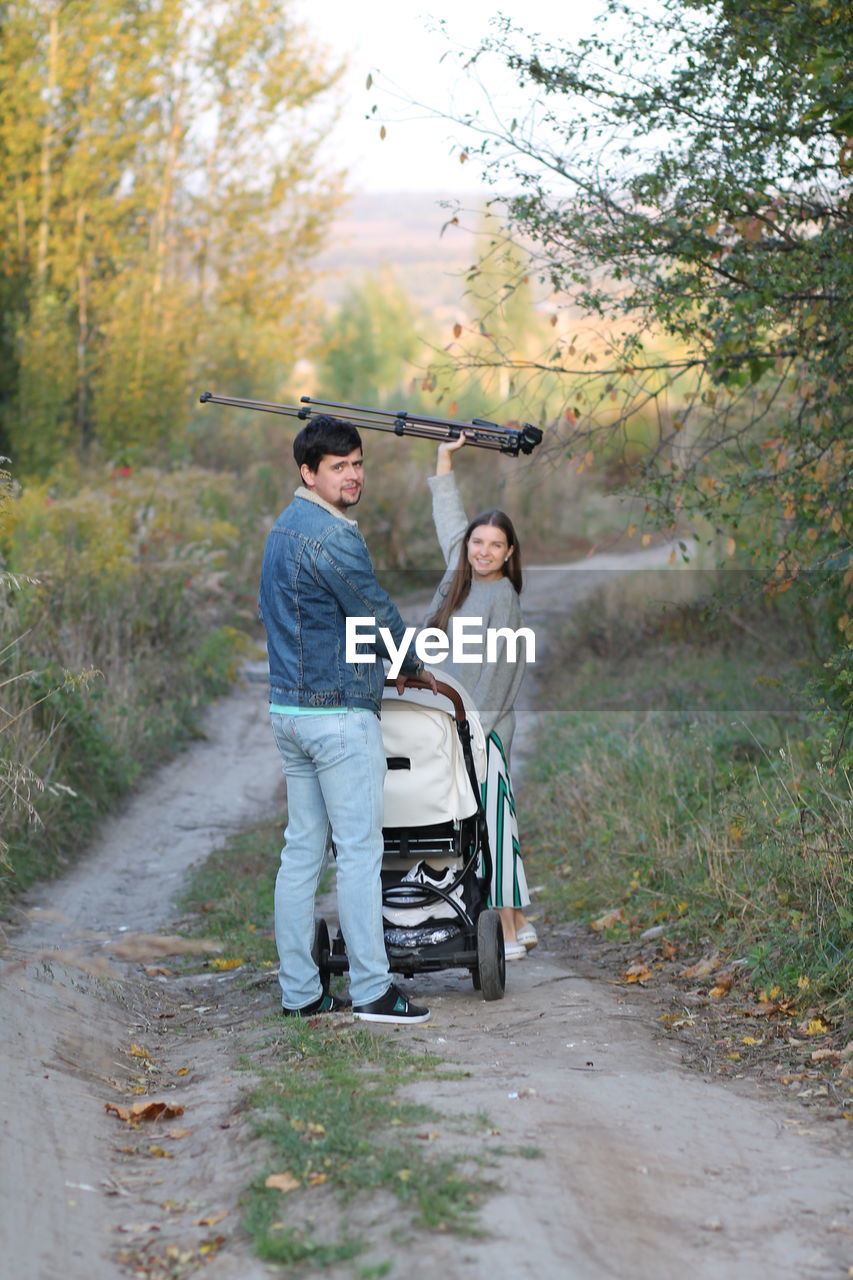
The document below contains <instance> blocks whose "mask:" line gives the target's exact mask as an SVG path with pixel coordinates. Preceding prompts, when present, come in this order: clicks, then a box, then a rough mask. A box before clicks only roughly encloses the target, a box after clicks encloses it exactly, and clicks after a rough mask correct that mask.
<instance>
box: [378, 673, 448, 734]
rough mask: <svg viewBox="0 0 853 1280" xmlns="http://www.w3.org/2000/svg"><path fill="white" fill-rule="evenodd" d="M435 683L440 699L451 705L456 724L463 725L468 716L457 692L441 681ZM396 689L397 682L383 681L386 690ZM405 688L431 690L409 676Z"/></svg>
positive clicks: (428, 686) (423, 681)
mask: <svg viewBox="0 0 853 1280" xmlns="http://www.w3.org/2000/svg"><path fill="white" fill-rule="evenodd" d="M435 683H436V687H437V689H438V692H439V693H440V694H441V695H442V697H444V698H447V699H448V700H449V701H450V702H452V703H453V711H454V714H455V716H456V719H457V720H458V722H459V723H460V724H464V723H465V722H466V721H467V719H468V716H467V714H466V712H465V704H464V703H463V701H462V698H461V696H460V694H459V692H458V690H457V689H454V688H453V687H452V685H449V684H445V683H444V681H443V680H436V682H435ZM396 687H397V682H396V681H395V680H386V681H385V688H386V689H395V688H396ZM406 688H407V689H427V690H429V689H432V685H431V684H428V683H427V681H426V680H417V679H415V678H414V677H411V676H410V677H409V679H408V680H407V682H406Z"/></svg>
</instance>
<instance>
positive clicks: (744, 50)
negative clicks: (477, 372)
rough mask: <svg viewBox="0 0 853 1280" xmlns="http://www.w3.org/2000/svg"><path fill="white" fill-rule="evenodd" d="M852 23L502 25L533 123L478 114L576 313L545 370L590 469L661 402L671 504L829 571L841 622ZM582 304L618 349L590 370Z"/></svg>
mask: <svg viewBox="0 0 853 1280" xmlns="http://www.w3.org/2000/svg"><path fill="white" fill-rule="evenodd" d="M607 19H612V20H613V23H612V25H609V23H608V20H607ZM851 35H853V29H852V28H851V13H850V9H849V7H845V6H841V5H838V4H834V3H827V4H818V3H812V0H794V3H791V4H788V3H784V4H783V3H781V0H780V2H778V3H776V2H774V3H771V4H769V5H767V4H760V5H759V4H757V3H747V4H737V5H736V4H734V3H730V2H729V0H668V2H667V3H665V4H664V6H663V9H662V10H660V9H659V10H652V11H651V12H645V11H643V10H640V9H637V7H636V6H629V5H625V4H622V3H619V2H618V0H613V3H611V4H610V5H609V6H608V8H607V13H606V15H605V18H604V19H603V20H602V21H601V22H600V23H599V24H598V26H597V28H596V34H595V35H593V36H591V37H589V38H588V39H584V40H581V41H579V42H578V43H577V44H576V45H575V46H574V47H572V46H570V45H568V44H563V43H560V44H549V43H548V42H546V41H544V40H543V39H541V38H539V37H532V36H531V37H527V36H525V35H524V34H523V33H522V32H521V31H519V30H517V29H513V28H512V26H511V25H510V24H509V22H504V23H503V24H499V25H498V32H497V34H496V35H495V36H494V37H493V38H491V39H489V40H487V41H486V42H484V45H483V47H482V49H481V50H480V52H479V54H478V55H477V58H476V59H475V61H476V62H477V64H478V70H479V72H480V74H481V75H482V74H483V73H484V68H485V66H486V65H487V63H488V59H489V58H492V57H494V58H497V59H498V60H499V61H500V62H502V63H503V64H505V65H506V66H508V67H509V68H510V69H511V70H512V71H514V72H515V74H516V75H517V77H518V79H519V81H520V83H521V85H522V87H523V88H525V89H527V90H528V91H529V96H530V99H531V109H530V115H529V117H528V120H527V122H526V125H525V127H524V128H522V127H521V126H520V125H519V123H518V121H517V120H514V121H512V122H509V123H507V124H505V125H503V126H502V125H496V126H489V127H486V126H483V125H480V124H479V123H478V121H477V120H476V118H475V117H471V118H470V119H469V121H468V123H469V125H470V127H471V130H472V131H475V130H477V129H479V130H480V137H481V144H480V146H479V149H478V150H479V155H480V158H481V159H482V160H483V162H484V164H485V165H486V166H487V170H488V171H489V172H490V176H491V177H492V179H493V180H494V181H496V182H497V181H498V180H502V181H506V180H507V179H511V181H512V183H513V185H514V186H515V187H516V188H517V189H518V190H520V194H518V195H517V196H515V197H512V198H510V199H509V200H507V201H505V202H504V203H505V212H506V217H507V220H508V223H509V225H510V227H511V228H512V229H513V231H514V233H515V234H516V235H517V236H518V237H519V238H520V239H521V241H522V242H523V243H527V244H528V245H530V246H531V248H530V261H529V272H530V273H536V274H537V275H538V276H539V278H540V279H541V280H542V281H543V282H544V283H545V284H547V286H548V287H549V288H550V289H552V290H553V291H554V293H555V295H556V299H557V302H558V305H559V307H560V308H561V309H562V311H563V313H564V314H565V316H566V318H567V319H566V323H565V324H564V325H562V326H560V327H559V328H558V329H557V330H556V332H555V338H554V343H553V350H552V353H551V357H550V361H549V362H548V366H547V367H548V368H549V369H550V371H551V372H552V373H553V374H555V375H559V376H560V377H561V379H562V382H563V387H564V397H563V404H564V405H565V407H566V410H567V413H566V415H565V416H564V420H563V425H562V426H561V428H560V430H559V432H558V433H557V434H558V437H559V438H560V439H561V440H562V443H563V445H564V446H565V447H566V448H567V449H570V450H571V451H573V452H574V453H575V454H576V456H581V457H585V456H586V455H589V457H590V459H591V460H592V459H593V458H595V457H596V456H598V455H600V454H601V453H602V452H604V451H605V450H606V448H607V447H608V445H607V442H608V441H610V440H612V438H613V433H614V431H617V430H619V429H621V428H622V427H623V426H625V425H627V426H628V427H629V428H630V426H631V424H632V423H633V421H634V419H635V415H636V414H637V413H638V412H639V411H641V410H642V408H643V406H644V405H645V407H646V412H647V413H651V414H655V415H656V417H657V439H656V441H654V442H653V447H652V448H651V450H650V451H649V452H647V454H646V458H645V466H644V474H643V475H642V477H641V486H642V491H643V493H644V495H645V497H646V501H647V502H648V504H649V512H650V516H651V517H652V518H654V517H657V519H658V520H659V521H662V522H663V523H664V524H666V525H670V526H673V527H674V526H675V524H676V523H677V522H681V523H682V526H683V522H684V521H685V519H686V518H692V519H697V520H698V519H702V520H706V521H707V522H708V523H709V524H710V526H711V527H712V528H714V529H717V530H722V531H725V532H726V533H727V534H729V535H730V536H731V537H732V538H733V539H734V541H735V542H736V543H737V544H738V545H739V546H741V547H743V548H744V550H745V552H746V554H747V555H748V556H749V557H750V559H751V561H752V562H753V563H755V564H756V565H757V566H758V567H759V569H760V570H761V572H762V573H763V574H764V575H766V576H767V577H768V578H769V579H770V581H771V583H772V585H773V586H774V588H775V589H784V588H786V587H787V586H788V585H789V584H790V583H791V582H792V581H794V580H795V579H796V578H797V577H798V576H800V575H802V574H803V573H805V572H806V571H807V570H811V569H816V568H827V569H831V570H832V572H833V574H834V587H833V590H832V592H831V593H829V594H827V593H826V592H825V590H824V598H825V602H826V606H827V608H829V609H830V610H831V612H832V615H833V624H837V628H838V631H839V632H840V633H841V635H842V636H843V635H844V634H849V632H850V628H851V612H852V611H851V592H853V574H851V573H850V527H849V519H850V490H849V484H850V475H851V473H853V466H851V462H853V458H851V453H850V443H849V441H850V429H849V428H850V411H849V399H848V396H847V392H846V387H847V385H848V383H849V375H850V347H849V332H850V328H851V311H850V290H849V286H848V284H847V281H849V279H850V276H851V267H853V262H851V259H852V258H853V254H852V253H851V224H850V201H849V191H848V186H847V182H846V179H847V178H848V177H849V173H850V169H851V153H850V143H849V129H848V123H849V119H850V115H851V111H853V99H851V91H850V87H849V85H850V82H849V76H847V75H846V70H847V66H848V58H849V48H850V40H851ZM466 60H467V58H466ZM472 141H473V140H472ZM467 150H468V152H469V154H472V155H473V154H474V153H475V151H476V150H477V149H476V148H475V147H474V146H473V145H469V146H468V147H467ZM579 318H580V319H581V320H583V319H584V318H586V319H587V321H589V320H592V321H593V322H595V323H597V324H599V325H600V326H605V327H606V328H607V332H606V335H605V347H606V350H607V357H608V358H607V360H606V362H603V361H601V360H600V359H599V358H596V359H595V360H594V362H593V365H592V366H590V365H589V364H587V361H586V357H585V356H584V354H583V352H582V350H581V348H580V347H579V344H578V343H577V340H576V339H577V329H576V325H577V321H578V319H579ZM661 335H662V336H663V338H664V339H665V340H666V341H668V342H670V343H672V344H674V346H673V348H672V349H671V352H670V353H669V354H667V353H663V354H661V353H660V352H659V351H656V350H655V347H656V346H657V344H658V343H659V342H660V340H661ZM543 367H544V366H543V363H542V362H541V361H528V362H527V365H526V369H527V373H528V375H529V376H530V377H531V378H532V377H534V376H535V377H538V376H541V374H542V370H543ZM512 368H513V371H514V374H515V376H516V379H517V380H520V379H521V378H522V376H523V374H524V372H525V365H524V362H523V361H522V362H518V361H516V362H514V363H513V364H512ZM566 419H567V420H568V428H567V427H566ZM822 590H823V588H822ZM837 640H838V634H837V633H836V636H835V641H836V643H837Z"/></svg>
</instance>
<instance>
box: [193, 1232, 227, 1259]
mask: <svg viewBox="0 0 853 1280" xmlns="http://www.w3.org/2000/svg"><path fill="white" fill-rule="evenodd" d="M224 1243H225V1236H214V1238H213V1239H212V1240H203V1241H202V1242H201V1244H200V1245H199V1246H198V1251H199V1253H200V1254H201V1256H202V1257H203V1258H205V1257H207V1255H208V1254H210V1253H218V1252H219V1250H220V1249H221V1248H222V1246H223V1245H224Z"/></svg>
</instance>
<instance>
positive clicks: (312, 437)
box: [293, 413, 362, 471]
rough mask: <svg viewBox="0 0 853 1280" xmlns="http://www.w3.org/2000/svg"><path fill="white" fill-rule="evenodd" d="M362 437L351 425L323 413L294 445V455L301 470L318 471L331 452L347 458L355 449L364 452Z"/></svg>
mask: <svg viewBox="0 0 853 1280" xmlns="http://www.w3.org/2000/svg"><path fill="white" fill-rule="evenodd" d="M361 447H362V446H361V436H360V435H359V434H358V432H357V431H356V429H355V427H354V426H352V424H351V423H349V422H341V420H340V418H333V417H332V416H331V414H328V413H321V414H320V415H319V416H318V417H316V418H311V419H310V421H309V422H306V424H305V426H304V427H303V428H302V430H301V431H300V432H299V434H298V436H297V437H296V439H295V440H294V442H293V456H294V458H295V459H296V465H297V467H299V468H300V470H301V469H302V467H303V466H307V467H308V468H309V470H311V471H316V470H317V468H318V467H319V465H320V460H321V459H322V458H323V457H325V455H326V454H327V453H331V454H334V455H335V457H338V458H345V457H346V456H347V454H349V453H352V451H353V450H354V449H360V448H361Z"/></svg>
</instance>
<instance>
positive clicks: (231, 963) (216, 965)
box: [210, 956, 243, 969]
mask: <svg viewBox="0 0 853 1280" xmlns="http://www.w3.org/2000/svg"><path fill="white" fill-rule="evenodd" d="M242 964H243V960H242V959H241V958H240V957H239V956H238V957H234V958H233V959H230V960H226V959H225V958H224V956H219V957H217V959H216V960H211V962H210V967H211V969H239V968H240V966H241V965H242Z"/></svg>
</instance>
